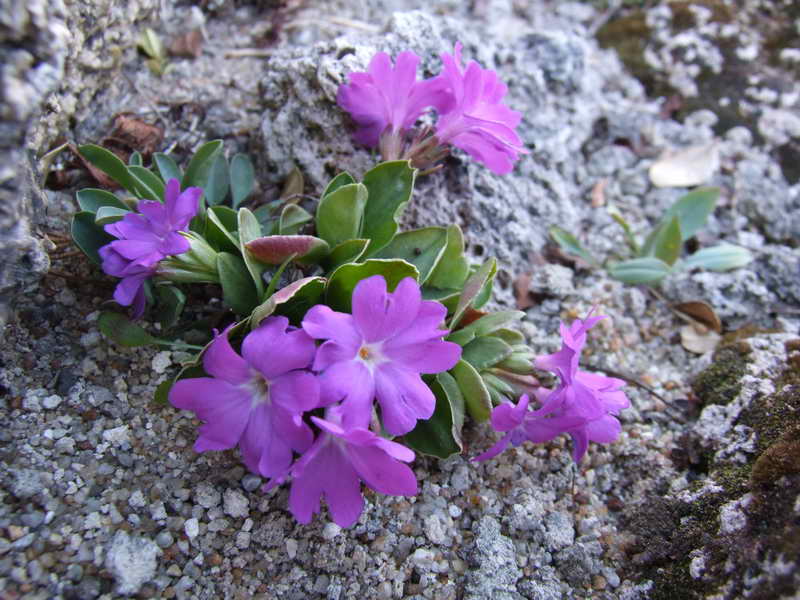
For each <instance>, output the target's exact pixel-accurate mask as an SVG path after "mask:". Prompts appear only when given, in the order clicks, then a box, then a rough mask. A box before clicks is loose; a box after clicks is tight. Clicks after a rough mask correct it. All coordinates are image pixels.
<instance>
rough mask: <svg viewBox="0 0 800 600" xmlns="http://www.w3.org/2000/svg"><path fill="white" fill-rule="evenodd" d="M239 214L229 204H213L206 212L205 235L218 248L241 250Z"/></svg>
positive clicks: (233, 250) (227, 250) (231, 250)
mask: <svg viewBox="0 0 800 600" xmlns="http://www.w3.org/2000/svg"><path fill="white" fill-rule="evenodd" d="M238 231H239V216H238V215H237V214H236V211H235V210H233V209H232V208H230V207H228V206H212V207H211V208H209V209H208V211H207V212H206V230H205V235H204V237H205V238H206V240H207V241H208V243H209V244H211V246H212V247H213V248H215V249H216V250H224V251H226V252H233V253H237V252H239V233H238Z"/></svg>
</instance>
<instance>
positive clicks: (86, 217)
mask: <svg viewBox="0 0 800 600" xmlns="http://www.w3.org/2000/svg"><path fill="white" fill-rule="evenodd" d="M94 218H95V214H94V213H91V212H88V211H82V212H79V213H75V215H74V216H73V217H72V224H71V226H70V233H71V234H72V240H73V241H74V242H75V244H76V245H77V246H78V248H80V249H81V250H83V253H84V254H85V255H86V256H87V257H88V258H89V260H91V261H92V262H93V263H94V264H96V265H99V264H100V263H101V262H102V261H101V260H100V255H99V254H98V253H97V251H98V250H100V248H102V247H103V246H105V245H106V244H110V243H111V242H113V241H114V240H115V239H116V238H114V237H113V236H110V235H108V234H107V233H106V232H105V231H103V228H102V227H100V226H99V225H97V224H96V223H95V222H94Z"/></svg>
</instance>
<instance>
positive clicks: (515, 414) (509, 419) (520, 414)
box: [491, 394, 530, 431]
mask: <svg viewBox="0 0 800 600" xmlns="http://www.w3.org/2000/svg"><path fill="white" fill-rule="evenodd" d="M529 402H530V400H529V398H528V396H527V394H523V395H522V396H520V399H519V402H518V403H517V404H516V405H514V404H511V403H507V404H501V405H500V406H497V407H495V408H494V410H492V416H491V419H492V427H493V428H494V430H495V431H511V430H512V429H514V428H515V427H519V426H520V425H522V422H523V421H524V420H525V415H526V414H527V413H528V403H529Z"/></svg>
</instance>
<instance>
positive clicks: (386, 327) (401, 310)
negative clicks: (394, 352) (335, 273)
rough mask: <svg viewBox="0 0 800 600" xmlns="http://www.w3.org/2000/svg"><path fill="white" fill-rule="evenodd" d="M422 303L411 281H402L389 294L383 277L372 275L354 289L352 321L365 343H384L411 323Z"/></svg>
mask: <svg viewBox="0 0 800 600" xmlns="http://www.w3.org/2000/svg"><path fill="white" fill-rule="evenodd" d="M421 302H422V293H421V292H420V288H419V284H418V283H417V282H416V281H414V279H413V278H411V277H406V278H405V279H403V280H402V281H401V282H400V283H398V284H397V288H395V291H394V292H393V293H391V294H390V293H388V292H387V291H386V280H385V279H384V278H383V276H381V275H373V276H372V277H367V278H366V279H362V280H361V281H359V282H358V284H357V285H356V287H355V289H354V290H353V320H354V321H355V325H356V328H357V329H358V330H359V332H361V335H362V336H363V339H364V341H365V342H374V341H377V340H385V339H387V338H390V337H392V336H393V335H395V334H396V333H397V332H399V331H402V330H404V329H406V328H407V327H408V326H409V325H410V324H411V323H412V322H413V321H414V318H415V317H416V316H417V313H418V312H419V307H420V303H421Z"/></svg>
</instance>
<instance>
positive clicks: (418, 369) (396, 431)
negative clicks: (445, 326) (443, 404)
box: [303, 275, 461, 435]
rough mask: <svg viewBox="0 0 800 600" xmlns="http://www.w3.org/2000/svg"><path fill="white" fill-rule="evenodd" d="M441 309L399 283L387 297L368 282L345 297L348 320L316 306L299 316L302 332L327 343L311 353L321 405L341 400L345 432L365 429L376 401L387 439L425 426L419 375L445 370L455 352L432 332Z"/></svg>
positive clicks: (427, 406)
mask: <svg viewBox="0 0 800 600" xmlns="http://www.w3.org/2000/svg"><path fill="white" fill-rule="evenodd" d="M446 314H447V309H445V307H444V306H442V305H441V304H439V303H438V302H433V301H428V300H425V301H423V300H422V295H421V293H420V288H419V285H418V284H417V282H416V281H414V280H413V279H412V278H410V277H407V278H406V279H403V280H402V281H401V282H400V283H399V284H398V285H397V288H396V289H395V291H394V292H393V293H388V292H387V290H386V280H385V279H384V278H383V276H381V275H374V276H372V277H368V278H367V279H364V280H362V281H360V282H359V283H358V284H357V285H356V287H355V289H354V290H353V314H352V315H348V314H345V313H340V312H335V311H333V310H331V309H330V308H328V307H327V306H323V305H317V306H314V307H313V308H312V309H311V310H309V311H308V313H306V316H305V318H304V319H303V329H304V330H305V331H306V332H307V333H308V334H309V335H310V336H311V337H313V338H317V339H325V340H327V341H326V342H325V343H323V344H322V345H321V346H320V347H319V349H318V350H317V355H316V358H315V359H314V367H313V368H314V370H315V371H321V372H322V375H321V379H320V384H321V390H322V391H321V394H322V405H323V406H328V405H330V404H333V403H334V402H338V401H340V400H343V405H342V407H343V409H344V410H343V423H344V426H345V428H347V429H351V428H365V427H366V426H367V425H368V424H369V422H370V419H371V417H372V401H373V399H374V398H375V397H376V396H377V399H378V402H379V404H380V408H381V417H382V420H383V426H384V427H385V428H386V431H388V432H389V433H390V434H392V435H402V434H404V433H408V432H409V431H411V430H412V429H413V428H414V426H415V425H416V422H417V419H429V418H430V417H431V415H432V414H433V410H434V408H435V405H436V400H435V398H434V396H433V393H432V392H431V390H430V389H429V388H428V386H427V385H425V383H424V382H423V381H422V378H421V377H420V373H439V372H441V371H446V370H448V369H450V368H452V367H453V366H454V365H455V364H456V363H457V362H458V360H459V358H460V357H461V346H459V345H458V344H454V343H452V342H445V341H442V336H443V335H445V334H446V333H447V331H443V330H441V329H439V326H440V325H441V324H442V322H443V321H444V318H445V315H446Z"/></svg>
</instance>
